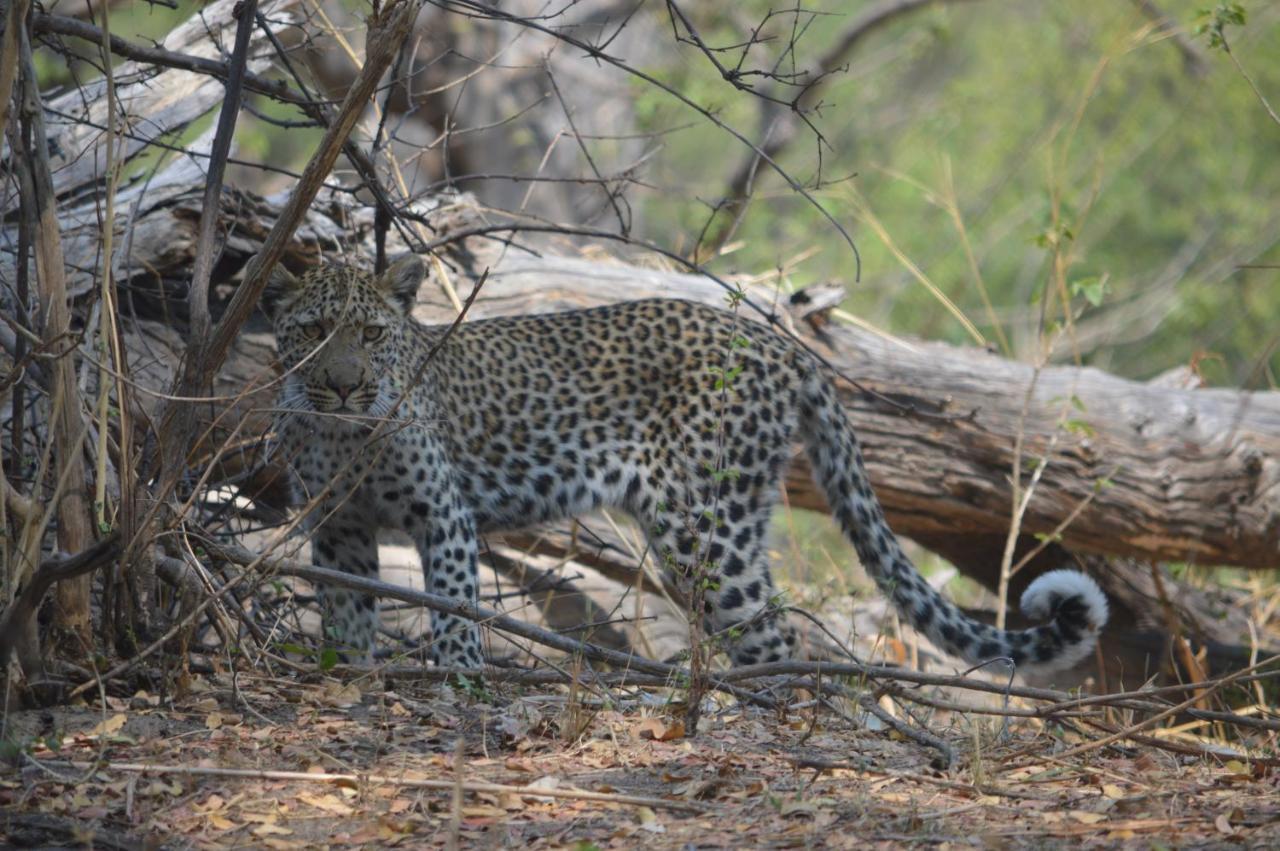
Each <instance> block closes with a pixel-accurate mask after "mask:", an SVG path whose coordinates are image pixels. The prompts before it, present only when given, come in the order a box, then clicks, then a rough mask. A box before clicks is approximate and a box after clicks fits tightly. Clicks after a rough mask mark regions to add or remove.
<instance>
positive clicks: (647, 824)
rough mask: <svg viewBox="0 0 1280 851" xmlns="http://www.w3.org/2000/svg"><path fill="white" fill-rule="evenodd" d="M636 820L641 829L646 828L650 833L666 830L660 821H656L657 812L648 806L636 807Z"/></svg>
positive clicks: (664, 831)
mask: <svg viewBox="0 0 1280 851" xmlns="http://www.w3.org/2000/svg"><path fill="white" fill-rule="evenodd" d="M636 820H637V821H638V822H640V829H641V830H647V831H649V832H650V833H666V832H667V829H666V828H665V827H663V825H662V822H660V821H658V814H657V813H655V812H654V811H653V810H651V809H650V808H648V807H636Z"/></svg>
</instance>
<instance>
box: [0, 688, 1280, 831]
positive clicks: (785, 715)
mask: <svg viewBox="0 0 1280 851" xmlns="http://www.w3.org/2000/svg"><path fill="white" fill-rule="evenodd" d="M331 673H332V672H331ZM179 682H180V684H181V691H182V694H181V695H180V696H178V697H174V698H169V697H166V698H164V699H161V698H160V697H158V696H156V695H150V694H147V693H145V692H139V693H138V694H136V695H134V696H133V697H132V698H128V699H124V698H119V699H118V698H112V697H109V696H108V697H106V698H105V702H97V701H95V702H94V704H93V705H84V706H81V707H69V708H64V709H58V710H39V711H29V712H14V713H10V714H9V715H8V717H7V720H6V725H7V730H6V731H5V736H4V738H5V739H6V740H7V741H9V742H15V743H19V744H20V745H21V750H17V749H12V748H11V750H10V753H9V754H8V755H7V756H8V757H9V759H10V767H9V768H8V769H6V771H5V772H4V773H3V774H0V807H2V808H3V809H2V810H0V843H6V844H4V847H48V846H57V847H67V846H75V847H93V848H158V847H172V848H276V849H289V848H323V847H334V848H343V847H357V846H360V847H401V848H412V847H446V846H447V847H482V848H491V847H492V848H497V847H532V848H573V849H583V851H585V850H586V849H592V848H635V847H639V846H642V845H643V846H646V847H651V848H683V847H700V848H702V847H705V848H721V847H723V848H750V847H835V848H846V847H847V848H855V847H856V848H875V847H884V848H888V847H902V846H914V845H927V846H930V847H948V848H951V847H995V848H1043V847H1067V846H1070V847H1111V846H1130V845H1132V846H1136V847H1143V848H1170V847H1177V848H1196V847H1222V846H1231V847H1259V848H1261V847H1275V844H1276V842H1277V837H1280V765H1277V763H1278V762H1280V760H1276V759H1274V758H1273V757H1272V758H1267V757H1261V758H1253V759H1250V758H1241V757H1240V756H1239V755H1238V754H1239V753H1240V751H1238V750H1237V751H1235V753H1236V754H1237V756H1234V757H1232V756H1230V755H1229V754H1228V753H1226V752H1225V751H1223V750H1222V749H1221V748H1220V746H1215V745H1214V744H1212V742H1210V740H1208V739H1198V740H1197V737H1198V736H1200V735H1202V734H1205V735H1207V734H1208V733H1212V732H1213V731H1212V730H1211V729H1208V728H1201V727H1197V726H1196V725H1195V724H1192V725H1190V726H1183V727H1181V728H1171V729H1170V730H1166V731H1164V732H1166V733H1169V735H1168V736H1167V737H1165V736H1161V737H1158V738H1159V739H1160V741H1163V742H1167V743H1168V745H1169V746H1168V747H1162V746H1149V745H1143V744H1133V743H1132V742H1131V741H1126V740H1119V741H1116V742H1113V743H1110V744H1107V743H1105V742H1103V741H1102V738H1103V734H1101V733H1088V732H1084V731H1085V730H1087V729H1088V728H1086V727H1076V726H1075V725H1074V724H1072V723H1068V724H1066V725H1062V726H1060V725H1058V724H1056V723H1045V722H1041V721H1033V720H1029V719H1025V718H1021V719H1020V718H1004V717H1000V716H998V715H983V714H980V713H972V712H965V713H959V712H951V711H947V710H932V711H931V712H930V714H929V715H928V717H917V718H916V721H917V722H922V723H923V725H924V727H925V728H926V729H928V730H929V731H930V732H931V733H933V734H934V735H936V736H939V737H941V738H943V739H945V740H946V741H947V742H948V743H949V744H950V745H951V746H952V748H953V749H954V753H955V759H954V760H953V762H952V764H951V765H950V766H949V767H947V768H941V767H939V766H938V765H937V764H936V759H937V756H938V754H937V752H936V751H934V750H932V749H930V748H928V747H925V746H923V745H922V744H920V743H918V742H916V741H912V740H909V739H905V738H903V737H902V736H901V735H900V734H899V733H898V732H896V731H894V730H892V729H890V728H887V727H885V726H884V725H883V724H882V723H878V721H877V719H876V718H875V717H874V716H868V715H862V714H859V715H857V716H856V717H855V716H854V715H853V714H851V713H850V712H849V711H848V709H847V707H846V708H844V709H840V710H839V711H833V710H832V709H830V708H824V707H823V706H821V705H819V704H815V703H814V702H813V701H812V700H807V701H806V700H805V698H806V695H804V694H803V693H801V694H795V695H792V706H791V708H788V709H786V710H777V711H771V710H766V709H760V708H754V707H745V706H743V705H741V704H738V703H736V702H735V701H732V700H726V699H721V698H718V697H717V698H715V699H714V700H713V699H711V698H707V699H705V700H704V704H703V705H704V709H705V711H704V713H703V715H702V719H701V722H700V723H699V725H698V731H697V735H696V736H690V735H688V732H689V731H687V730H685V729H684V725H683V721H682V720H681V719H682V717H683V709H684V707H683V706H682V705H681V704H679V703H678V702H677V701H678V700H680V699H681V698H682V695H683V692H680V691H678V690H674V689H655V688H649V689H630V688H610V689H609V690H608V691H607V692H604V691H600V690H596V689H591V690H586V689H574V690H571V689H569V688H566V687H559V686H553V687H546V686H543V687H540V688H538V689H536V690H535V689H531V688H521V687H516V686H512V685H509V684H501V683H496V684H491V685H490V686H488V687H486V688H485V689H483V690H482V691H481V693H479V694H476V693H474V690H467V689H462V688H458V687H451V686H448V685H442V684H439V683H421V682H419V683H413V682H409V681H399V680H377V679H373V678H363V679H362V678H350V677H347V678H338V677H333V676H329V675H321V674H310V675H308V674H299V675H297V676H292V677H285V678H267V677H262V676H251V675H246V674H240V675H237V676H235V677H232V676H231V675H230V674H211V675H208V676H199V677H182V678H180V680H179ZM930 693H933V692H930ZM881 705H882V706H887V707H888V706H889V705H888V704H887V703H886V702H883V701H882V704H881ZM1007 705H1011V706H1017V705H1019V704H1018V702H1017V701H1016V700H1015V701H1014V702H1013V703H1011V704H1007ZM889 708H890V709H891V710H892V711H893V712H895V713H898V714H901V713H902V712H903V711H904V708H903V704H901V703H899V704H898V705H897V706H896V707H889ZM911 711H912V712H916V713H920V711H921V710H920V709H919V708H918V707H911ZM926 711H928V710H926ZM1114 720H1115V721H1116V722H1117V723H1120V724H1123V723H1124V721H1125V719H1124V718H1123V717H1118V718H1115V719H1114ZM1179 751H1181V752H1179ZM1215 752H1216V753H1217V754H1218V755H1217V756H1213V755H1210V754H1211V753H1215ZM1253 753H1254V754H1258V753H1262V751H1254V752H1253ZM1269 753H1270V754H1272V755H1273V754H1274V747H1273V746H1272V747H1271V749H1270V751H1269ZM15 764H17V765H20V766H21V767H20V768H13V767H12V766H13V765H15ZM144 767H145V770H144Z"/></svg>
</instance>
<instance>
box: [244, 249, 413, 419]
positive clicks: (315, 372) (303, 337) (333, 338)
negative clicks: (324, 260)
mask: <svg viewBox="0 0 1280 851" xmlns="http://www.w3.org/2000/svg"><path fill="white" fill-rule="evenodd" d="M252 262H255V263H256V262H257V258H255V259H254V261H252ZM425 275H426V267H425V265H424V264H423V262H422V259H421V258H419V257H417V256H416V255H409V256H407V257H404V258H402V259H400V260H398V261H396V262H395V263H393V264H391V266H390V267H389V268H388V269H387V271H386V272H384V273H383V274H381V275H374V274H373V273H371V272H366V271H363V270H360V269H356V268H354V267H351V266H343V265H324V266H321V267H319V268H317V269H314V270H312V271H309V272H307V273H305V274H304V275H301V276H295V275H293V274H292V273H291V272H289V271H288V270H287V269H285V268H284V266H282V265H279V264H277V265H276V267H275V269H274V270H273V271H272V273H271V276H270V279H269V280H268V282H267V287H266V289H265V290H264V291H263V295H262V307H263V310H264V312H265V313H266V314H267V315H268V316H269V317H270V318H271V321H272V324H273V325H274V326H275V335H276V345H277V347H278V349H279V352H280V360H281V362H282V364H283V366H284V369H285V379H284V390H283V392H282V394H281V404H282V407H284V408H286V409H288V410H293V411H299V412H302V411H306V412H312V413H318V414H336V415H340V416H342V415H345V416H381V415H385V414H386V413H387V412H388V411H390V409H391V406H392V405H393V404H394V403H395V401H396V399H397V398H398V397H399V394H400V392H401V391H400V389H399V388H398V386H397V375H398V374H399V371H398V370H397V369H396V366H397V365H398V361H399V353H400V352H401V351H402V350H403V348H404V341H405V336H406V334H407V333H409V329H408V322H409V319H408V316H409V310H410V308H411V307H412V306H413V301H414V297H415V295H416V294H417V291H418V286H419V285H420V284H421V283H422V279H423V278H424V277H425Z"/></svg>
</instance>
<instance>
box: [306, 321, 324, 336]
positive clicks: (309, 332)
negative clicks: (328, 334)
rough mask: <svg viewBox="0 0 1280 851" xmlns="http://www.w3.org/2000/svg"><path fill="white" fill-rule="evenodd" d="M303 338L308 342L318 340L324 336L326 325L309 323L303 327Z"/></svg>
mask: <svg viewBox="0 0 1280 851" xmlns="http://www.w3.org/2000/svg"><path fill="white" fill-rule="evenodd" d="M302 336H304V337H306V338H307V339H308V340H318V339H320V338H321V337H323V336H324V325H323V324H321V323H319V322H308V323H307V324H306V325H303V326H302Z"/></svg>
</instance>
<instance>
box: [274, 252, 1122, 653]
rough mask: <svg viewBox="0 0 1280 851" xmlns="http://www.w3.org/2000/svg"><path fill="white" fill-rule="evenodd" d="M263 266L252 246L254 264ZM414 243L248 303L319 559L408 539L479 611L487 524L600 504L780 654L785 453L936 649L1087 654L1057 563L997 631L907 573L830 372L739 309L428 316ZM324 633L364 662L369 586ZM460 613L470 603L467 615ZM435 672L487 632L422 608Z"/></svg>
mask: <svg viewBox="0 0 1280 851" xmlns="http://www.w3.org/2000/svg"><path fill="white" fill-rule="evenodd" d="M255 262H256V259H255ZM426 274H427V266H426V264H425V262H424V261H423V259H422V258H421V257H419V256H418V255H415V254H409V255H407V256H405V257H403V258H401V259H399V260H397V261H396V262H394V263H391V264H390V265H389V266H388V267H387V268H386V270H385V271H384V272H382V273H381V274H374V273H372V272H369V271H365V270H363V269H362V268H360V267H359V266H358V265H357V264H353V263H344V262H332V263H326V262H322V263H321V265H319V266H316V267H314V268H312V269H311V270H310V271H305V272H303V273H301V274H298V275H295V274H294V273H292V272H290V271H289V270H288V269H287V268H285V267H284V266H283V265H280V264H277V265H275V266H274V268H273V270H272V271H271V272H270V274H269V276H268V281H267V284H266V285H265V288H264V291H263V296H262V301H261V303H262V306H263V308H264V311H265V313H266V314H267V315H268V317H269V318H270V319H271V321H272V324H273V328H274V333H275V338H276V342H277V350H278V357H279V361H280V366H281V368H282V369H283V378H282V380H281V389H280V393H279V400H278V404H277V411H278V412H279V421H278V422H277V425H276V428H275V432H276V440H277V447H276V449H277V451H279V452H281V453H282V454H283V457H284V458H285V459H286V461H287V464H288V465H289V466H290V467H291V468H292V470H293V471H294V479H295V481H296V482H297V483H298V485H297V487H298V489H299V490H300V491H301V494H300V495H299V498H305V499H306V500H307V501H308V505H310V506H311V510H310V513H309V514H308V515H307V520H306V521H305V522H306V526H307V528H308V530H309V533H310V535H311V543H312V559H313V561H314V562H315V563H316V564H318V565H319V566H322V567H328V568H332V569H335V570H339V571H345V572H348V573H350V574H354V575H356V576H361V577H369V578H376V576H377V572H378V547H377V533H378V531H379V530H385V529H390V530H393V531H399V532H401V533H404V534H407V535H408V536H409V537H410V538H412V539H413V542H414V544H415V546H416V548H417V550H418V553H419V555H420V557H421V562H422V569H423V572H424V581H425V583H426V588H427V590H428V591H430V592H432V593H435V594H439V595H443V596H444V597H447V598H449V599H450V600H452V601H455V602H460V603H466V604H471V605H474V604H476V603H477V600H478V593H479V590H480V581H479V578H478V571H477V561H478V553H479V543H478V542H479V541H480V540H481V537H482V536H484V535H486V534H494V533H500V532H503V531H510V530H515V529H519V528H522V527H530V526H535V525H537V524H545V523H551V522H555V521H563V520H567V519H572V518H576V517H579V516H581V515H584V514H588V513H590V512H595V511H600V510H615V511H620V512H622V513H623V514H627V515H630V516H631V517H632V518H634V520H635V521H636V522H637V524H638V525H639V527H640V528H641V529H642V530H643V532H644V535H645V537H646V538H647V540H648V544H649V552H650V553H651V554H652V555H653V557H654V558H655V559H656V560H657V561H658V562H659V563H660V564H661V565H662V566H663V567H664V568H666V569H668V570H670V571H673V572H674V574H675V575H676V577H677V578H683V579H684V580H686V581H687V580H689V579H690V578H691V577H696V578H697V580H698V582H699V583H700V584H699V586H698V587H699V588H700V589H701V597H700V599H701V601H702V605H701V609H702V610H701V611H699V612H696V613H695V614H696V617H697V618H698V619H699V621H700V622H701V623H703V624H705V626H706V629H707V634H708V635H710V636H713V637H714V638H715V639H716V640H717V642H718V644H717V645H716V646H717V647H719V648H721V649H723V650H725V651H727V653H728V656H729V660H730V661H731V662H732V663H734V664H737V665H750V664H754V663H766V662H776V661H781V660H784V659H788V658H793V657H794V656H795V654H796V653H797V650H798V644H799V642H798V640H797V632H796V630H795V629H794V628H793V627H791V626H789V625H788V622H787V619H786V617H785V611H784V609H783V608H782V607H780V606H779V605H778V603H777V601H778V599H779V595H778V593H777V591H776V590H775V587H774V582H773V579H772V576H771V572H770V569H769V563H768V558H767V552H766V547H767V537H768V536H767V532H768V529H769V525H770V520H771V517H772V515H773V512H774V509H775V507H776V504H777V503H778V501H779V497H780V488H781V484H782V478H783V475H784V472H785V470H786V468H787V466H788V464H789V462H790V460H791V457H792V453H793V447H794V446H795V445H796V444H799V445H800V446H802V447H803V451H804V452H805V453H806V454H807V456H808V460H809V463H810V467H811V470H812V473H813V476H814V479H815V481H816V482H817V484H818V485H819V487H820V489H821V491H822V492H823V493H824V494H825V497H826V501H827V503H828V505H829V508H830V512H831V514H832V515H833V517H834V519H835V520H836V521H837V523H838V524H839V526H840V527H841V529H842V530H843V532H844V534H845V536H846V537H847V538H848V540H849V541H850V542H851V543H852V545H853V548H854V550H855V552H856V554H857V557H858V559H859V561H860V562H861V564H862V566H863V568H864V569H865V570H866V572H867V573H868V574H869V575H870V577H871V578H872V579H873V580H874V582H875V584H876V586H877V587H878V589H879V590H880V591H881V592H882V593H883V594H885V595H886V596H887V598H888V600H889V601H891V603H892V605H893V607H894V608H895V609H896V611H897V612H898V613H899V615H900V617H901V618H902V619H903V620H904V621H906V622H907V623H909V624H910V625H911V626H912V627H913V628H914V629H915V630H917V631H918V632H919V633H921V634H923V635H924V636H926V637H927V638H928V639H929V640H930V641H931V642H932V643H933V644H934V646H936V647H937V648H938V649H940V650H941V651H943V652H945V653H947V654H950V655H951V656H953V657H957V658H959V659H962V660H965V661H966V662H969V663H971V664H974V665H981V664H984V663H988V662H990V661H991V660H995V659H1003V660H1006V661H1007V662H1009V663H1012V664H1013V665H1014V666H1015V669H1016V670H1017V671H1018V672H1019V673H1024V672H1028V671H1030V672H1033V673H1036V672H1040V673H1047V672H1052V671H1056V670H1059V669H1064V668H1069V667H1072V666H1074V665H1075V664H1077V663H1078V662H1080V661H1082V660H1083V659H1085V658H1086V657H1087V656H1088V655H1089V654H1090V653H1091V652H1092V650H1093V648H1094V646H1095V644H1096V642H1097V638H1098V635H1099V633H1100V631H1101V629H1102V628H1103V626H1104V625H1105V624H1106V621H1107V599H1106V596H1105V595H1104V593H1103V592H1102V590H1101V588H1100V587H1099V586H1098V584H1097V583H1096V582H1095V581H1094V580H1093V579H1092V578H1091V577H1089V576H1088V575H1086V574H1084V573H1080V572H1076V571H1072V570H1068V569H1057V570H1052V571H1050V572H1047V573H1045V574H1043V575H1041V576H1039V577H1038V578H1036V579H1035V580H1034V581H1033V582H1032V583H1031V584H1030V585H1029V586H1028V587H1027V589H1026V591H1025V592H1024V594H1023V595H1022V598H1021V608H1022V611H1023V612H1024V613H1025V614H1026V615H1027V616H1029V617H1030V618H1031V619H1032V621H1033V622H1035V623H1036V624H1037V625H1035V626H1031V627H1028V628H1025V629H999V628H996V627H994V626H991V625H989V624H986V623H983V622H981V621H979V620H977V619H975V618H973V617H971V616H969V615H968V614H966V613H965V612H964V611H962V610H961V609H960V608H959V607H957V606H956V605H955V604H954V603H953V602H951V601H950V600H948V599H947V598H945V597H944V596H943V595H942V594H941V593H940V592H939V591H938V590H936V589H935V588H934V587H933V586H932V585H931V584H930V583H929V582H928V581H926V580H925V579H924V578H923V577H922V575H921V574H920V573H919V571H917V569H916V568H915V566H914V565H913V563H912V561H911V560H910V558H909V557H908V556H907V554H906V552H905V550H904V548H903V546H902V545H901V543H900V541H899V539H898V538H897V537H896V536H895V534H894V533H893V531H892V530H891V529H890V527H889V525H888V523H887V522H886V520H885V515H884V510H883V508H882V506H881V504H880V502H879V500H878V499H877V497H876V495H875V493H874V491H873V490H872V487H871V483H870V480H869V479H868V475H867V470H866V467H865V465H864V460H863V455H862V450H861V448H860V445H859V440H858V438H857V436H856V435H855V433H854V429H853V426H852V425H851V423H850V420H849V417H848V415H847V414H846V411H845V409H844V408H843V407H842V404H841V402H840V401H839V399H838V397H837V391H836V385H835V384H834V382H833V379H832V378H830V377H829V375H828V373H829V367H828V366H827V365H826V364H825V362H823V361H822V360H821V359H820V358H819V357H818V356H817V355H816V354H815V353H813V352H812V351H811V350H810V349H809V348H807V347H806V346H804V345H802V344H801V343H800V342H799V341H798V340H797V339H796V338H795V337H794V335H787V334H785V333H782V332H780V331H779V330H776V329H775V328H774V327H770V326H769V325H767V324H765V323H764V322H757V321H756V320H754V319H751V318H748V317H747V316H746V315H744V314H745V313H746V310H745V309H744V308H742V307H741V306H739V307H738V308H737V309H732V308H725V309H721V308H717V307H712V306H710V305H707V304H704V303H699V302H694V301H689V300H682V299H675V298H655V299H645V300H636V301H624V302H616V303H610V304H607V305H605V306H599V307H591V308H586V309H575V310H567V311H563V312H553V313H535V314H532V315H521V316H509V317H497V318H485V319H477V320H467V321H463V322H455V323H450V324H447V325H427V324H423V323H420V322H418V321H417V320H416V319H415V318H414V317H413V315H412V309H413V307H414V304H415V301H416V298H417V294H418V290H419V287H420V286H421V285H422V283H423V282H424V280H425V277H426ZM317 596H318V598H319V601H320V604H321V609H322V614H323V623H324V629H325V634H326V635H327V636H329V637H331V638H333V639H334V640H335V641H336V642H337V643H338V645H339V647H341V648H343V649H344V651H350V652H351V653H353V654H355V656H357V657H359V658H362V659H365V660H370V659H372V656H371V655H370V654H372V651H373V649H374V646H375V639H376V637H377V631H378V624H379V615H378V603H377V601H376V599H375V598H374V597H373V596H371V595H367V594H361V593H353V592H351V591H348V590H344V589H341V588H330V587H326V586H324V585H321V586H320V587H319V588H318V589H317ZM473 611H474V610H473ZM429 640H430V645H429V653H430V657H431V660H432V661H433V663H434V664H436V665H440V666H446V667H452V668H459V669H471V670H474V669H481V668H482V666H483V665H484V664H485V661H486V658H485V653H484V645H483V643H482V636H481V628H480V627H478V626H477V624H476V623H475V622H474V621H472V620H469V619H466V618H463V617H460V616H458V615H455V614H449V613H441V612H434V613H433V615H432V624H431V632H430V639H429Z"/></svg>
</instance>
